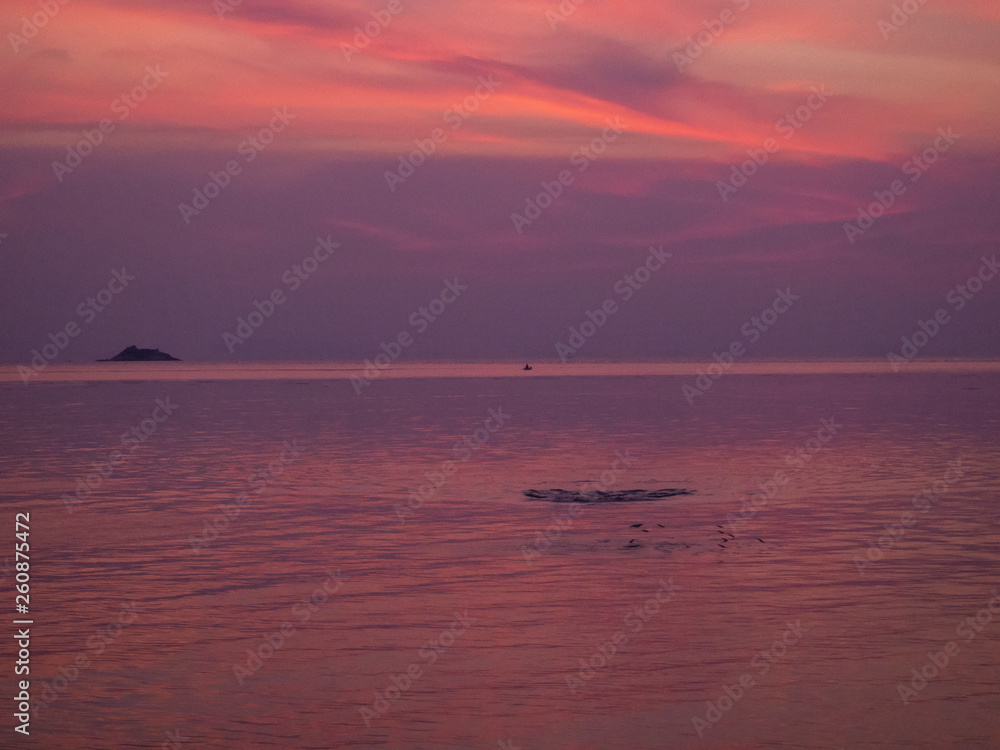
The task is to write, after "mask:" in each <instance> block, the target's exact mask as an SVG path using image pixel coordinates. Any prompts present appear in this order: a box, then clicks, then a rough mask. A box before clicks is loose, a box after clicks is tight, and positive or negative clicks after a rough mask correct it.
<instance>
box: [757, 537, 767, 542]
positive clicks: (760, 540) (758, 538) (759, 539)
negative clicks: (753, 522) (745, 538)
mask: <svg viewBox="0 0 1000 750" xmlns="http://www.w3.org/2000/svg"><path fill="white" fill-rule="evenodd" d="M757 541H758V542H760V543H761V544H767V542H765V541H764V540H763V539H761V538H760V537H757Z"/></svg>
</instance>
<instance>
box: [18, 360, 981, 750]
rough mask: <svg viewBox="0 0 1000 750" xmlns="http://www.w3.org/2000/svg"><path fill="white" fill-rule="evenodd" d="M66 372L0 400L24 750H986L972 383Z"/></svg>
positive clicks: (853, 378)
mask: <svg viewBox="0 0 1000 750" xmlns="http://www.w3.org/2000/svg"><path fill="white" fill-rule="evenodd" d="M69 367H71V366H69ZM78 367H79V368H80V369H79V370H77V371H74V372H73V374H71V375H69V376H66V377H62V378H58V377H57V378H54V379H53V380H52V381H51V382H38V383H33V384H32V385H31V386H29V387H25V386H24V385H22V384H21V383H20V382H19V381H18V380H16V378H15V379H13V380H11V379H8V380H10V381H11V382H6V383H3V384H2V385H0V393H2V398H0V437H2V440H3V445H4V446H5V451H4V455H3V458H2V461H3V472H2V474H3V477H4V483H3V504H4V510H5V512H6V513H7V514H8V517H10V518H12V517H13V514H14V513H15V512H17V511H30V512H31V518H32V526H31V529H32V533H31V546H32V568H31V574H32V598H31V605H32V606H31V609H32V612H31V614H32V616H33V617H34V620H35V625H34V628H33V630H32V634H33V636H34V637H33V640H32V662H31V668H32V675H31V676H32V692H33V696H34V698H35V699H36V700H42V699H45V698H50V699H52V700H50V702H49V704H48V705H47V706H45V707H44V708H40V709H39V710H38V711H37V715H36V716H35V718H34V720H33V723H32V739H31V741H30V743H29V744H30V745H33V746H37V747H44V748H109V747H160V746H161V745H162V743H163V742H164V741H165V740H167V738H168V735H167V733H168V732H170V733H172V734H171V735H170V736H171V737H173V738H177V737H178V734H177V733H179V736H180V737H181V738H183V740H182V742H181V744H180V745H179V746H180V747H189V748H195V747H241V748H242V747H247V748H254V747H261V748H277V747H290V748H330V747H371V748H449V749H451V748H499V747H505V746H511V747H521V748H525V750H536V749H538V748H595V749H597V748H623V749H624V748H675V747H680V748H683V747H705V748H772V747H789V748H792V747H796V748H890V747H892V748H899V747H907V748H928V749H929V748H941V747H961V748H989V747H997V746H1000V724H998V719H997V717H998V716H1000V710H998V709H1000V695H998V689H997V672H996V664H997V663H998V659H1000V645H998V644H1000V604H994V605H993V606H994V608H995V609H996V610H997V614H996V615H992V614H991V613H990V611H989V609H988V606H989V605H990V603H991V600H994V596H995V594H994V591H995V590H997V589H998V585H1000V581H998V578H1000V575H998V564H997V563H998V560H1000V555H998V543H997V538H996V529H997V521H998V516H1000V511H998V506H997V503H996V495H997V489H998V474H997V468H996V467H997V466H998V465H1000V462H998V458H1000V456H998V450H997V444H996V436H997V435H998V434H1000V431H998V419H1000V417H998V414H1000V411H998V408H997V407H998V406H1000V403H998V401H1000V374H998V373H997V372H996V369H995V368H992V369H991V368H990V367H984V366H979V365H975V366H970V367H953V368H951V370H952V371H942V370H947V369H948V368H940V367H939V368H935V370H936V371H926V372H911V373H907V374H900V375H893V374H891V373H888V374H886V373H879V372H877V371H876V370H877V369H878V368H868V369H867V370H865V369H864V368H861V369H854V370H852V371H850V372H829V371H826V372H813V373H812V374H781V373H780V372H772V373H771V374H734V375H727V376H726V377H724V378H722V379H720V380H719V381H718V382H716V383H715V385H714V386H713V388H712V389H711V391H709V392H708V393H706V394H705V395H704V397H703V398H701V399H699V400H698V401H697V404H696V406H694V407H691V406H689V405H688V403H687V402H686V401H685V400H684V398H683V395H682V394H681V386H682V384H683V383H685V382H688V381H690V379H691V377H690V371H691V369H690V366H688V367H687V369H683V370H682V371H680V372H675V373H674V374H663V373H662V372H658V371H655V372H650V371H648V370H646V371H644V370H642V369H641V368H638V369H633V370H628V369H626V370H619V371H618V372H619V374H613V373H610V374H604V375H600V376H598V375H591V376H584V375H581V376H580V377H554V376H546V377H534V374H535V373H533V374H532V375H527V374H525V376H524V377H520V376H519V377H500V376H499V375H505V374H506V373H504V372H500V371H499V370H498V369H497V367H496V366H492V367H493V370H490V369H489V367H488V366H480V370H479V371H477V372H476V373H474V374H470V373H465V374H464V375H463V376H460V377H459V376H456V374H455V370H454V368H453V367H452V368H450V369H449V368H443V369H440V370H438V371H437V374H438V375H443V376H444V377H434V374H435V373H434V371H433V370H432V369H431V370H428V371H426V372H421V373H419V374H418V375H416V376H415V377H395V378H386V379H385V380H384V381H382V382H376V383H374V384H373V385H372V386H371V387H370V388H368V389H366V390H365V392H364V394H363V395H362V396H360V397H359V396H355V394H354V392H353V389H352V388H351V386H350V384H349V381H347V380H346V379H345V378H344V377H339V376H338V377H336V378H334V377H332V376H329V375H328V376H326V377H320V376H316V375H315V372H313V373H312V374H308V373H307V374H303V372H302V369H301V368H299V369H296V368H292V369H291V370H286V371H285V375H284V376H281V375H279V374H277V373H276V372H272V373H271V375H270V376H268V377H263V376H262V377H259V378H256V379H247V380H224V379H217V378H216V376H217V375H218V369H217V368H215V367H207V366H205V367H204V369H203V370H202V371H199V366H196V365H185V367H186V370H185V372H186V375H185V376H184V377H175V378H173V379H161V380H149V379H146V380H142V379H135V380H127V381H124V382H115V381H107V382H101V381H99V380H98V377H97V376H95V375H94V372H99V370H97V369H96V368H95V366H88V367H90V368H91V369H90V370H89V374H88V370H87V367H84V366H78ZM423 367H426V366H423ZM319 368H320V366H309V368H307V369H312V370H317V369H319ZM258 369H259V370H261V368H258ZM544 369H545V367H544V365H540V366H536V371H540V372H541V373H542V374H543V375H544V374H545V373H544ZM806 369H808V368H806ZM820 369H822V368H820ZM828 369H829V368H827V370H828ZM52 372H55V373H56V374H57V375H58V372H59V371H58V370H57V369H55V366H53V370H52ZM625 372H640V373H643V372H644V373H645V374H624V373H625ZM491 373H492V374H491ZM258 374H259V372H258V373H255V374H254V375H253V376H251V377H256V375H258ZM518 375H520V373H518ZM228 377H230V378H231V377H234V375H233V374H232V373H230V374H229V375H228ZM347 377H349V376H347ZM158 399H159V400H160V401H161V402H168V403H170V404H175V405H176V410H175V411H174V412H173V413H170V414H169V415H166V416H165V415H164V411H163V410H162V409H161V410H160V411H159V412H157V411H156V409H157V400H158ZM491 410H493V411H492V414H494V415H495V414H497V413H499V414H505V415H508V417H507V418H506V419H504V420H501V421H502V424H498V422H497V420H496V419H495V418H494V417H491ZM157 417H160V418H162V419H160V420H159V421H157ZM958 472H960V473H958ZM102 475H103V476H102ZM88 481H89V482H90V485H91V486H90V487H88V485H87V482H88ZM81 482H82V484H81ZM936 483H937V487H936V488H935V484H936ZM581 487H583V488H584V489H586V488H587V487H591V488H593V489H595V490H596V489H609V490H622V489H640V490H655V489H661V488H664V487H687V488H690V489H693V490H695V494H693V495H689V496H675V497H665V498H662V499H658V500H655V501H647V502H642V503H594V504H582V505H581V504H573V503H557V504H553V503H546V502H537V501H530V500H528V499H527V498H525V497H524V495H523V494H522V493H523V491H524V490H526V489H529V488H540V489H542V488H564V489H567V490H573V491H576V490H578V489H580V488H581ZM925 491H927V492H928V493H929V494H923V493H925ZM921 498H922V499H921ZM70 511H72V512H70ZM906 514H909V515H906ZM4 578H5V581H8V582H12V580H13V579H12V572H8V570H7V569H5V570H4ZM667 587H670V588H669V589H668V588H667ZM994 601H996V602H998V603H1000V600H994ZM981 612H985V613H986V614H985V615H982V614H980V620H979V621H976V620H975V618H976V616H977V613H981ZM969 617H972V618H973V620H972V624H970V623H969V622H966V618H969ZM126 621H127V622H126ZM970 635H971V636H972V637H971V639H970V638H969V636H970ZM952 641H955V645H954V646H953V647H951V649H950V654H949V655H948V656H947V659H948V663H947V664H945V665H944V666H943V667H939V668H938V669H937V672H938V674H936V675H933V673H934V671H935V670H934V668H933V666H932V667H931V668H930V669H926V670H925V674H932V675H933V676H932V677H931V679H930V680H928V681H927V682H926V685H925V686H923V687H920V683H919V682H916V686H917V687H920V689H919V690H916V689H915V688H914V687H913V686H911V681H913V680H914V675H913V673H912V670H914V669H917V670H921V669H924V668H925V667H927V665H928V664H929V663H931V662H930V661H929V660H930V658H931V657H930V656H929V654H931V655H933V656H934V658H936V659H938V660H939V661H940V660H941V658H942V657H940V656H939V654H942V653H945V649H946V648H947V647H948V644H949V643H950V642H952ZM6 648H9V646H8V647H6ZM956 649H957V650H956ZM5 653H7V652H6V651H5ZM942 663H943V662H942ZM81 664H84V666H80V665H81ZM918 677H919V675H918ZM46 684H47V685H50V686H54V687H53V688H52V690H51V691H50V692H46V691H45V690H44V688H45V686H46ZM900 684H902V685H904V690H903V695H904V696H905V697H907V698H908V701H909V702H908V703H907V704H904V703H903V700H902V699H901V693H900V687H899V685H900ZM905 686H910V687H909V689H910V690H912V691H913V693H914V694H913V695H910V694H909V693H907V692H906V690H905ZM55 687H59V688H61V690H60V691H56V690H55ZM8 721H11V720H10V719H9V720H8ZM7 731H8V732H9V731H10V729H9V728H8V730H7ZM699 731H700V732H701V734H702V735H703V736H702V737H700V738H699ZM8 736H9V735H8ZM508 741H511V742H512V743H513V744H512V745H508Z"/></svg>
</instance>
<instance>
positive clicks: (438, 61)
mask: <svg viewBox="0 0 1000 750" xmlns="http://www.w3.org/2000/svg"><path fill="white" fill-rule="evenodd" d="M0 32H2V33H3V35H4V41H3V42H2V44H0V48H2V52H0V100H2V101H3V107H2V108H0V360H2V361H4V362H8V363H27V362H29V361H30V360H31V359H32V358H33V357H36V358H37V353H40V352H41V351H42V350H43V348H44V347H46V346H48V347H49V348H48V352H47V353H46V354H45V355H44V358H45V361H46V362H49V361H51V362H55V363H69V362H86V361H91V360H94V359H97V358H100V357H108V356H112V355H114V354H115V353H117V352H118V351H120V350H121V349H123V348H124V347H126V346H128V345H131V344H135V345H138V346H140V347H158V348H160V349H162V350H164V351H167V352H170V353H171V354H173V355H175V356H177V357H180V358H181V359H184V360H186V361H223V362H225V361H268V360H323V359H334V360H357V361H360V360H363V359H365V358H374V357H375V356H376V355H378V354H380V353H382V352H386V351H388V352H389V353H390V355H391V352H392V351H394V349H395V347H394V345H393V342H399V341H400V340H403V341H409V343H408V344H406V345H405V348H404V347H403V345H402V344H401V345H400V351H401V352H402V354H400V355H399V356H405V357H407V358H409V359H413V360H426V359H438V358H440V359H480V358H485V359H515V360H533V359H568V358H569V357H576V358H579V359H623V360H646V359H685V360H692V361H699V362H700V361H705V362H711V361H713V358H714V357H715V355H717V354H720V353H722V352H724V351H730V350H731V347H733V346H734V345H735V344H739V345H740V347H742V348H743V349H744V350H745V351H744V352H743V354H741V355H738V356H743V357H746V358H748V359H761V358H762V359H766V358H842V357H886V356H887V354H889V353H891V352H894V351H895V352H901V351H902V350H903V349H904V344H905V342H904V341H903V339H904V338H907V337H908V338H909V340H910V341H911V345H913V346H917V345H918V344H920V343H921V341H922V342H923V345H921V346H917V349H919V353H920V356H928V357H929V356H940V357H990V358H995V357H997V356H1000V337H998V335H997V333H998V331H997V321H998V320H1000V295H998V292H1000V281H998V280H995V279H994V278H993V277H994V276H997V275H998V273H997V272H996V271H995V270H993V269H994V267H993V265H992V258H993V257H995V254H996V253H997V251H998V250H1000V247H998V244H1000V243H998V238H1000V211H998V210H997V206H998V199H1000V183H998V179H997V178H998V175H1000V5H998V4H997V3H996V2H995V0H948V2H942V1H941V0H926V1H924V2H921V0H906V2H901V3H897V2H895V1H892V2H890V1H888V0H886V1H883V0H838V1H836V2H830V0H661V1H660V2H655V3H654V2H636V1H634V0H615V2H608V0H565V1H564V2H562V3H561V4H560V3H559V2H556V1H555V0H489V1H488V2H486V1H485V0H462V2H457V1H454V2H453V1H450V0H391V1H388V2H383V0H374V1H372V2H360V1H358V2H355V1H353V0H324V1H323V2H307V1H305V0H289V1H288V2H281V3H278V2H267V1H265V0H242V2H234V1H232V0H218V1H217V2H212V0H171V1H170V2H166V1H164V2H157V1H155V0H131V1H127V0H66V1H65V2H61V1H60V0H47V1H46V0H40V1H39V0H35V1H34V2H32V1H29V0H11V1H10V2H6V3H4V5H3V7H2V9H0ZM984 259H985V260H984ZM977 274H978V281H973V282H971V284H970V282H969V279H970V278H971V277H976V276H977ZM90 300H93V301H92V302H91V301H90ZM768 311H770V312H768ZM942 311H943V315H942ZM936 315H937V316H938V317H937V318H935V316H936ZM241 321H242V323H241ZM755 321H756V322H755ZM574 330H575V331H576V334H575V335H574ZM921 331H925V332H927V333H926V334H924V335H923V338H922V339H921V338H919V336H920V335H921V334H920V333H919V332H921ZM931 331H933V335H930V332H931ZM915 334H917V335H918V338H917V340H916V342H915V343H914V339H913V337H914V335H915ZM56 350H58V351H56ZM49 354H53V356H52V357H51V358H50V357H49V356H48V355H49ZM387 356H388V355H387Z"/></svg>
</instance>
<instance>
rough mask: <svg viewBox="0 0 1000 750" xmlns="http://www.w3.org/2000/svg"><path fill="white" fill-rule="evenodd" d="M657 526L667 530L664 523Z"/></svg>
mask: <svg viewBox="0 0 1000 750" xmlns="http://www.w3.org/2000/svg"><path fill="white" fill-rule="evenodd" d="M656 525H657V526H659V527H660V528H661V529H665V528H667V527H666V526H664V525H663V524H662V523H658V524H656Z"/></svg>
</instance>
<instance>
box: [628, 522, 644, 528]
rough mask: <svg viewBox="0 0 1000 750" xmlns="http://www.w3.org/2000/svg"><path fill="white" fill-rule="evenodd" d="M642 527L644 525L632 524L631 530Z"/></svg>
mask: <svg viewBox="0 0 1000 750" xmlns="http://www.w3.org/2000/svg"><path fill="white" fill-rule="evenodd" d="M640 526H642V524H641V523H634V524H632V525H631V526H630V527H629V528H630V529H638V528H639V527H640Z"/></svg>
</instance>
